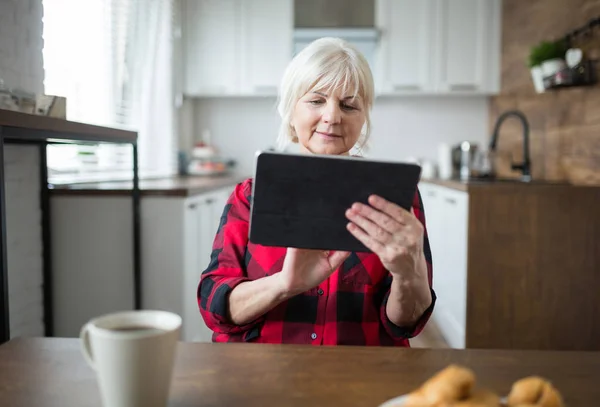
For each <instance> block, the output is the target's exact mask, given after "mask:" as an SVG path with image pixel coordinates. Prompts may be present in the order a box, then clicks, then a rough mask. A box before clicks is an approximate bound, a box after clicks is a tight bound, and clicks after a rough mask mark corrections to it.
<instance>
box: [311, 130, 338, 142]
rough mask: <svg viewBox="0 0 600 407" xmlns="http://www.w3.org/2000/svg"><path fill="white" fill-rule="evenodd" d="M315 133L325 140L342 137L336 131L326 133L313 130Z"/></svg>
mask: <svg viewBox="0 0 600 407" xmlns="http://www.w3.org/2000/svg"><path fill="white" fill-rule="evenodd" d="M315 133H317V134H318V135H319V136H321V138H323V139H325V140H336V139H339V138H341V137H342V136H341V135H340V134H336V133H326V132H322V131H315Z"/></svg>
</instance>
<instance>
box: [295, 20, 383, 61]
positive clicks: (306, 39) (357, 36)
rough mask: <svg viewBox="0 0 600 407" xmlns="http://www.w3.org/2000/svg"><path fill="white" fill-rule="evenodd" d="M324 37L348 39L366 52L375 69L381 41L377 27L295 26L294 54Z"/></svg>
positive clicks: (366, 56)
mask: <svg viewBox="0 0 600 407" xmlns="http://www.w3.org/2000/svg"><path fill="white" fill-rule="evenodd" d="M323 37H337V38H342V39H344V40H346V41H348V42H349V43H351V44H352V45H354V46H355V47H356V48H358V50H359V51H361V52H362V53H363V54H364V56H365V58H367V61H369V65H370V66H371V69H373V62H374V59H375V50H376V48H377V44H378V42H379V32H378V31H377V29H376V28H372V27H369V28H339V27H336V28H295V29H294V55H295V54H297V53H298V52H300V51H301V50H302V49H303V48H304V47H306V46H307V45H308V44H310V43H311V42H313V41H314V40H317V39H319V38H323Z"/></svg>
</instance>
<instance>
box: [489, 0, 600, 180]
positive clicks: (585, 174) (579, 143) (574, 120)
mask: <svg viewBox="0 0 600 407" xmlns="http://www.w3.org/2000/svg"><path fill="white" fill-rule="evenodd" d="M597 16H600V0H529V1H519V0H504V2H503V21H502V68H501V75H502V77H501V84H502V85H501V94H500V95H499V96H496V97H493V98H491V100H490V133H491V129H493V125H494V123H495V121H496V119H497V117H498V116H499V115H500V114H501V113H502V112H504V111H506V110H509V109H520V110H522V111H523V112H524V113H525V115H526V116H527V118H528V120H529V124H530V127H531V134H530V135H531V159H532V173H533V177H534V178H537V179H548V180H557V181H560V180H570V181H572V182H574V183H582V184H596V185H598V184H600V85H595V86H593V87H586V88H570V89H562V90H556V91H549V92H546V93H543V94H537V93H535V91H534V88H533V83H532V81H531V76H530V72H529V68H528V67H527V65H526V63H527V57H528V55H529V49H530V47H531V46H532V45H534V44H536V43H538V42H539V41H541V40H544V39H555V38H559V37H562V36H563V35H564V34H565V33H567V32H569V31H570V30H572V29H575V28H578V27H580V26H581V25H583V24H585V23H587V22H588V21H589V20H590V19H591V18H594V17H597ZM577 46H581V47H582V48H583V49H584V50H586V51H587V52H589V53H592V55H595V56H597V57H600V30H596V32H595V34H594V36H592V37H591V38H590V39H588V40H586V41H584V42H581V43H579V44H577ZM521 133H522V132H521V128H520V124H519V122H518V121H517V120H514V119H510V120H508V121H506V122H505V124H504V126H503V127H502V131H501V135H500V139H499V143H498V157H497V160H496V165H497V170H498V173H499V174H500V175H501V176H508V177H510V176H517V175H518V173H515V172H512V171H511V170H510V162H511V159H513V160H515V161H520V160H521V159H522V151H521V150H522V144H521V143H522V141H521Z"/></svg>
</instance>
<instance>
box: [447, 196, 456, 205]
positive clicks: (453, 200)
mask: <svg viewBox="0 0 600 407" xmlns="http://www.w3.org/2000/svg"><path fill="white" fill-rule="evenodd" d="M444 200H445V201H446V202H448V203H449V204H450V205H456V199H454V198H446V199H444Z"/></svg>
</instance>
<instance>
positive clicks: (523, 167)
mask: <svg viewBox="0 0 600 407" xmlns="http://www.w3.org/2000/svg"><path fill="white" fill-rule="evenodd" d="M510 116H515V117H517V118H518V119H519V120H521V124H522V125H523V163H521V164H515V163H512V166H511V168H512V169H513V170H519V171H521V180H522V181H527V182H529V181H531V160H530V158H529V123H528V122H527V118H526V117H525V115H524V114H523V112H521V111H519V110H509V111H507V112H504V113H502V114H501V115H500V117H498V120H496V124H495V125H494V133H493V134H492V141H491V142H490V151H494V152H495V151H496V143H497V142H498V134H499V130H500V126H501V125H502V123H503V122H504V120H506V119H507V118H509V117H510Z"/></svg>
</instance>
